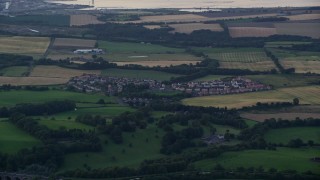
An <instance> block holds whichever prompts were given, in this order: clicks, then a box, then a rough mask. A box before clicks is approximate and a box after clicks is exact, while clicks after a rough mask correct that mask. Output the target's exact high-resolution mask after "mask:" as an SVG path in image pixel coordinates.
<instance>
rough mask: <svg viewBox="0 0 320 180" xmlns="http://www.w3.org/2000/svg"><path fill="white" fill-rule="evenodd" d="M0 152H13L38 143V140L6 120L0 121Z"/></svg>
mask: <svg viewBox="0 0 320 180" xmlns="http://www.w3.org/2000/svg"><path fill="white" fill-rule="evenodd" d="M0 132H1V136H0V152H1V153H8V154H14V153H16V152H18V151H19V150H21V149H23V148H32V147H33V146H36V145H40V144H41V142H40V140H37V139H35V138H34V137H32V136H30V135H29V134H27V133H25V132H23V131H22V130H20V129H18V128H17V127H15V126H14V125H13V124H11V123H9V122H7V121H0Z"/></svg>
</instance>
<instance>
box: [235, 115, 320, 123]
mask: <svg viewBox="0 0 320 180" xmlns="http://www.w3.org/2000/svg"><path fill="white" fill-rule="evenodd" d="M241 117H243V118H246V119H251V120H255V121H259V122H263V121H264V120H266V119H271V118H275V119H279V118H281V119H286V120H295V119H296V118H297V117H299V118H300V119H307V118H318V119H320V113H266V114H264V113H259V114H257V113H243V114H241Z"/></svg>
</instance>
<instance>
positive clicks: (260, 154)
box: [195, 148, 319, 173]
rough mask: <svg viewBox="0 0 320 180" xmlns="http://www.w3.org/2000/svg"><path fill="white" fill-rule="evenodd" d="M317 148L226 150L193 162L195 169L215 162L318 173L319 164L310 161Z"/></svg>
mask: <svg viewBox="0 0 320 180" xmlns="http://www.w3.org/2000/svg"><path fill="white" fill-rule="evenodd" d="M318 154H319V149H317V148H299V149H290V148H277V150H276V151H271V150H246V151H239V152H226V153H223V154H222V155H221V156H219V157H217V158H212V159H205V160H201V161H198V162H196V163H195V167H196V168H197V169H202V170H210V169H213V168H214V167H215V166H216V165H217V164H220V165H222V166H223V167H225V168H228V169H236V168H238V167H244V168H249V167H260V166H261V167H262V168H264V169H265V170H268V169H270V168H276V169H278V170H296V171H298V172H306V171H312V172H314V173H319V164H318V163H316V162H312V161H310V159H311V158H313V157H317V156H318Z"/></svg>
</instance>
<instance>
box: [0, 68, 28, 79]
mask: <svg viewBox="0 0 320 180" xmlns="http://www.w3.org/2000/svg"><path fill="white" fill-rule="evenodd" d="M28 70H29V67H27V66H11V67H7V68H3V69H0V74H1V75H2V76H8V77H20V76H24V75H26V73H27V72H28Z"/></svg>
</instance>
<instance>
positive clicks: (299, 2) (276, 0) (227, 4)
mask: <svg viewBox="0 0 320 180" xmlns="http://www.w3.org/2000/svg"><path fill="white" fill-rule="evenodd" d="M54 2H59V3H64V4H81V5H93V6H94V7H95V8H108V9H156V8H179V9H181V8H249V7H306V6H320V0H70V1H68V0H64V1H54Z"/></svg>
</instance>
